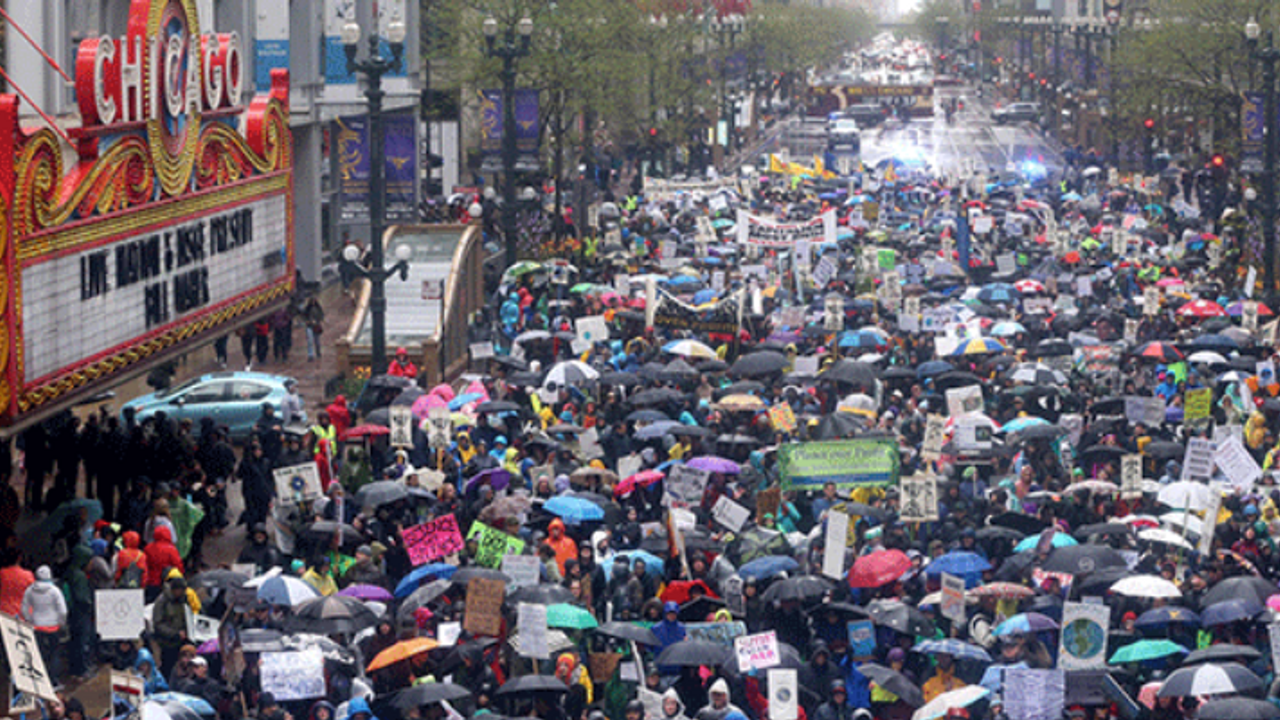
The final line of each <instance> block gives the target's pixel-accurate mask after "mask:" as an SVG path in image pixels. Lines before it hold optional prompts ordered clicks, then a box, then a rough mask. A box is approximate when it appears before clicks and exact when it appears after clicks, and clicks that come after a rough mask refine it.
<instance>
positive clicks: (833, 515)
mask: <svg viewBox="0 0 1280 720" xmlns="http://www.w3.org/2000/svg"><path fill="white" fill-rule="evenodd" d="M848 542H849V516H848V515H845V514H844V513H842V512H840V511H839V510H828V511H827V530H826V537H825V538H824V540H823V545H822V574H823V575H826V576H827V577H829V578H832V579H833V580H843V579H844V556H845V545H846V544H848Z"/></svg>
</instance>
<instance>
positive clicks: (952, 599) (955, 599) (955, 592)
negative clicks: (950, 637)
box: [940, 573, 965, 627]
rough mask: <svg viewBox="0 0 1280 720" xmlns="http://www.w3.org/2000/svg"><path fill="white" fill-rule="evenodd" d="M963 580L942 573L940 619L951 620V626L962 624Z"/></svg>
mask: <svg viewBox="0 0 1280 720" xmlns="http://www.w3.org/2000/svg"><path fill="white" fill-rule="evenodd" d="M964 589H965V588H964V578H962V577H958V576H956V575H952V574H951V573H942V607H941V609H940V612H941V614H942V617H944V618H947V619H949V620H951V622H952V624H953V625H952V626H953V627H954V626H957V625H961V624H963V623H964Z"/></svg>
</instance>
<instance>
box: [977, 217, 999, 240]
mask: <svg viewBox="0 0 1280 720" xmlns="http://www.w3.org/2000/svg"><path fill="white" fill-rule="evenodd" d="M993 227H995V219H994V218H992V217H991V216H990V215H979V216H978V217H976V218H974V219H973V232H974V234H976V235H986V234H987V233H989V232H991V229H992V228H993Z"/></svg>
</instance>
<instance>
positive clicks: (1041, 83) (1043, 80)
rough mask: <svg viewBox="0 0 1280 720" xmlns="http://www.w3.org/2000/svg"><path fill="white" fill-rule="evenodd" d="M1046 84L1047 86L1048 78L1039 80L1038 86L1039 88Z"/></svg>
mask: <svg viewBox="0 0 1280 720" xmlns="http://www.w3.org/2000/svg"><path fill="white" fill-rule="evenodd" d="M1048 84H1049V79H1048V78H1040V86H1041V87H1044V86H1047V85H1048Z"/></svg>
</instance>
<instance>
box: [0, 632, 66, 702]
mask: <svg viewBox="0 0 1280 720" xmlns="http://www.w3.org/2000/svg"><path fill="white" fill-rule="evenodd" d="M0 636H3V639H4V652H5V656H6V657H7V658H8V660H9V679H10V680H11V681H12V682H13V686H14V687H15V688H17V690H18V692H21V693H26V694H28V695H35V696H36V697H39V698H43V699H45V700H57V695H55V694H54V692H53V683H51V682H50V681H49V680H50V678H49V671H48V670H46V669H45V666H44V658H43V657H42V656H41V654H40V647H39V644H38V643H37V642H36V631H35V628H33V627H31V626H30V625H28V624H27V623H25V622H23V621H21V620H18V619H17V618H12V617H9V616H8V615H5V614H3V613H0Z"/></svg>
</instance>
